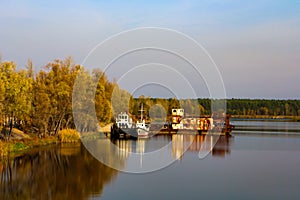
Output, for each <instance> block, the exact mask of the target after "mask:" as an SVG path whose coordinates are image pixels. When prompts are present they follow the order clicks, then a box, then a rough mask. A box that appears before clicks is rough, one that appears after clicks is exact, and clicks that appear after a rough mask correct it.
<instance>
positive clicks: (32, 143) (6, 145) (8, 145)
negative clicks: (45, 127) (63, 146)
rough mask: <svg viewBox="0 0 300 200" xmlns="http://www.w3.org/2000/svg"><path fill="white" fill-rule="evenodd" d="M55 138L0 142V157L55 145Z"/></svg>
mask: <svg viewBox="0 0 300 200" xmlns="http://www.w3.org/2000/svg"><path fill="white" fill-rule="evenodd" d="M58 142H59V140H58V138H57V137H52V136H51V137H45V138H29V139H23V140H12V141H9V142H4V141H0V156H1V157H2V156H7V155H14V154H18V153H21V152H24V151H26V150H29V149H32V148H34V147H38V146H44V145H49V144H57V143H58Z"/></svg>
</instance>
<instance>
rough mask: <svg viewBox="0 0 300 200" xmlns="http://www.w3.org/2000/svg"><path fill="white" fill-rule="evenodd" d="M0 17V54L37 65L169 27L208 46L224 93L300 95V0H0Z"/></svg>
mask: <svg viewBox="0 0 300 200" xmlns="http://www.w3.org/2000/svg"><path fill="white" fill-rule="evenodd" d="M0 25H1V28H0V53H1V56H2V60H12V61H15V62H16V63H17V64H18V66H19V67H20V68H22V67H24V66H25V65H26V63H27V60H28V59H32V61H33V63H34V65H35V69H36V71H38V70H39V69H41V68H42V67H43V66H44V65H46V64H47V63H48V62H50V61H52V60H54V59H56V58H65V57H67V56H72V57H73V59H74V61H75V62H76V63H82V62H83V60H84V58H85V57H86V56H87V55H88V54H89V52H90V51H91V50H92V49H93V48H94V47H95V46H96V45H97V44H99V43H100V42H102V41H104V40H105V39H107V38H109V37H110V36H112V35H114V34H118V33H120V32H122V31H126V30H130V29H134V28H141V27H161V28H168V29H173V30H176V31H179V32H182V33H184V34H186V35H188V36H190V37H191V38H193V39H194V40H196V41H197V42H198V43H200V44H201V45H202V46H203V47H204V48H205V49H206V50H207V52H208V53H209V54H210V56H211V58H212V59H213V60H214V62H215V63H216V65H217V66H218V69H219V71H220V74H221V76H222V79H223V82H224V86H225V90H226V96H227V97H228V98H266V99H273V98H275V99H300V87H299V85H300V84H299V80H300V78H299V76H300V0H293V1H292V0H251V1H250V0H240V1H238V0H222V1H220V0H199V1H189V0H186V1H184V0H182V1H178V0H177V1H156V0H154V1H147V2H146V1H96V0H87V1H82V0H74V1H69V0H66V1H56V0H52V1H47V0H45V1H35V0H1V1H0ZM87 67H89V66H87ZM186 78H187V79H189V77H186ZM170 79H171V78H170ZM199 81H200V80H199ZM125 87H126V85H125ZM200 89H201V88H199V90H200ZM199 96H200V97H201V94H200V95H199ZM204 96H205V95H204Z"/></svg>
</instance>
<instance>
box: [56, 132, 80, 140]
mask: <svg viewBox="0 0 300 200" xmlns="http://www.w3.org/2000/svg"><path fill="white" fill-rule="evenodd" d="M58 139H59V140H60V141H61V142H78V141H79V140H80V134H79V133H78V132H77V131H76V130H74V129H63V130H61V131H59V132H58Z"/></svg>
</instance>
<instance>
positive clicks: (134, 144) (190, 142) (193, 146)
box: [112, 134, 234, 159]
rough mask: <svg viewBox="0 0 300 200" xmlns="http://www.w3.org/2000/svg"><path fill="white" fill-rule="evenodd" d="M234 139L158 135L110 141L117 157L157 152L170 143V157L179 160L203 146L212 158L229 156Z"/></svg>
mask: <svg viewBox="0 0 300 200" xmlns="http://www.w3.org/2000/svg"><path fill="white" fill-rule="evenodd" d="M205 138H206V139H207V141H214V140H215V139H216V138H217V143H216V144H215V145H214V143H213V142H211V143H207V142H206V143H205ZM233 139H234V137H232V136H220V137H219V136H212V135H189V134H177V135H176V134H174V135H172V136H170V135H158V136H155V137H152V138H149V139H137V140H123V139H119V140H112V142H113V143H114V144H115V145H117V146H118V147H119V149H120V151H119V152H115V153H117V155H114V156H117V157H120V156H121V155H126V157H127V158H128V157H129V153H130V152H134V153H140V156H143V154H145V153H148V152H151V151H155V150H159V149H160V148H162V147H163V146H165V145H168V144H170V143H171V142H172V150H171V151H172V152H171V154H172V157H173V158H174V159H181V158H182V156H183V155H184V153H185V152H186V151H188V152H199V151H200V150H201V148H203V145H208V147H207V146H206V147H205V148H206V149H211V154H212V156H219V157H224V156H225V155H226V154H230V152H231V151H230V146H231V145H232V142H233Z"/></svg>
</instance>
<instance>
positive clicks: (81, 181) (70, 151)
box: [0, 135, 233, 199]
mask: <svg viewBox="0 0 300 200" xmlns="http://www.w3.org/2000/svg"><path fill="white" fill-rule="evenodd" d="M205 137H212V136H201V135H173V136H156V137H152V138H149V139H141V140H114V141H113V144H115V145H117V146H118V147H119V148H111V140H109V139H100V140H97V141H95V142H93V143H92V144H91V145H95V146H94V147H93V148H96V150H97V151H103V150H104V149H106V154H101V156H105V157H104V158H102V159H105V160H106V162H108V163H111V164H115V165H118V166H120V168H126V167H128V165H132V164H135V162H132V160H131V159H130V155H129V152H136V153H140V154H139V156H140V157H139V162H138V164H137V165H141V166H142V165H143V164H145V162H146V160H145V159H144V157H143V156H144V155H145V154H146V153H147V152H149V150H150V151H152V150H153V149H155V148H157V147H161V146H162V144H169V143H170V142H171V141H172V144H171V148H170V155H171V156H172V157H173V158H175V159H181V158H182V154H183V152H185V150H187V151H188V152H199V150H200V149H201V145H202V144H203V141H204V140H205ZM232 140H233V138H232V137H226V136H221V137H220V138H219V140H218V142H217V144H216V145H215V146H214V147H213V150H212V152H211V153H212V155H213V156H225V155H226V154H229V153H230V146H231V142H232ZM116 149H117V151H115V150H116ZM153 162H154V161H153ZM0 173H1V182H0V186H1V189H0V199H86V198H89V197H91V196H101V194H102V191H103V188H104V186H105V184H107V183H109V182H111V181H112V179H114V177H116V175H117V171H116V170H114V169H112V168H110V167H107V166H105V165H104V164H102V163H101V162H99V161H98V160H97V159H95V158H94V157H93V156H92V155H90V153H89V152H88V151H87V150H86V149H85V147H84V146H83V145H74V144H71V145H70V146H52V147H49V148H45V149H36V150H34V151H32V152H29V153H27V154H25V155H22V156H17V157H15V158H7V159H5V160H2V161H0Z"/></svg>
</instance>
